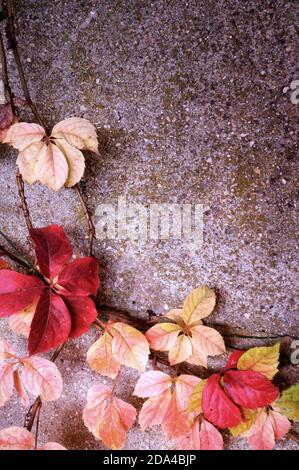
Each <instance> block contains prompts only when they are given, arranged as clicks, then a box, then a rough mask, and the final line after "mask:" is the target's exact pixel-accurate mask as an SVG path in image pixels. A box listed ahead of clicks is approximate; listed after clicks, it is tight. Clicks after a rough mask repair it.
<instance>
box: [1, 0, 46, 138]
mask: <svg viewBox="0 0 299 470" xmlns="http://www.w3.org/2000/svg"><path fill="white" fill-rule="evenodd" d="M6 6H7V30H6V31H7V38H8V42H9V45H10V47H11V48H12V51H13V54H14V58H15V62H16V66H17V69H18V74H19V77H20V81H21V85H22V88H23V93H24V96H25V99H26V102H27V104H28V106H29V107H30V109H31V111H32V113H33V114H34V116H35V119H36V120H37V122H38V123H39V124H40V125H41V126H43V127H44V128H45V130H46V126H45V122H44V120H43V119H42V117H41V116H40V114H39V112H38V110H37V107H36V106H35V104H34V103H33V101H32V99H31V95H30V92H29V88H28V84H27V80H26V77H25V74H24V69H23V65H22V62H21V57H20V53H19V49H18V43H17V38H16V33H15V24H14V2H13V0H7V1H6Z"/></svg>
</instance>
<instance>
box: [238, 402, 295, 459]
mask: <svg viewBox="0 0 299 470" xmlns="http://www.w3.org/2000/svg"><path fill="white" fill-rule="evenodd" d="M290 426H291V424H290V422H289V420H288V419H287V418H286V417H285V416H283V415H281V414H280V413H278V412H276V411H271V410H270V411H269V413H267V411H266V410H265V409H264V408H263V409H261V410H260V411H259V412H258V414H257V416H256V419H255V421H254V423H253V425H252V426H251V427H250V428H249V429H248V431H246V432H245V433H244V434H243V436H244V437H247V440H248V445H249V447H250V449H252V450H272V449H273V448H274V446H275V439H281V438H282V437H284V436H285V435H286V433H287V432H288V431H289V429H290Z"/></svg>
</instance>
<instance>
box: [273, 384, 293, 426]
mask: <svg viewBox="0 0 299 470" xmlns="http://www.w3.org/2000/svg"><path fill="white" fill-rule="evenodd" d="M275 404H276V406H278V408H279V409H280V411H281V412H282V414H284V415H285V416H287V417H288V418H289V419H292V420H293V421H299V384H295V385H293V386H292V387H290V388H288V389H287V390H284V391H283V392H282V394H281V396H280V398H279V399H278V400H277V402H276V403H275Z"/></svg>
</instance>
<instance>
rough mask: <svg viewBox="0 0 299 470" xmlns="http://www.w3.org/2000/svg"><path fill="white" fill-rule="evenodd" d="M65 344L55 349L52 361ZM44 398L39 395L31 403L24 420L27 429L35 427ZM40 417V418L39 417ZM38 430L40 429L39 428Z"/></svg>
mask: <svg viewBox="0 0 299 470" xmlns="http://www.w3.org/2000/svg"><path fill="white" fill-rule="evenodd" d="M64 346H65V343H63V344H62V345H61V346H59V347H58V348H56V349H55V351H54V353H53V354H52V356H51V359H50V361H51V362H55V361H56V359H57V357H58V356H59V354H60V353H61V351H62V349H63V348H64ZM42 404H43V403H42V400H41V398H40V397H39V396H38V397H37V398H36V400H35V402H34V403H33V405H31V407H30V408H29V410H28V412H27V414H26V416H25V422H24V427H25V428H26V429H28V431H31V429H32V427H33V424H34V421H35V418H36V416H38V417H39V413H40V409H41V407H42ZM38 419H39V418H38ZM37 431H38V429H37Z"/></svg>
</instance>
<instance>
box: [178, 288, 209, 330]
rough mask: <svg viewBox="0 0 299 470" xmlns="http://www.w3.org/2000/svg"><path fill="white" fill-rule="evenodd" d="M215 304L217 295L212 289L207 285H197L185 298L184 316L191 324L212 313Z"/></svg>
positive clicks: (185, 320)
mask: <svg viewBox="0 0 299 470" xmlns="http://www.w3.org/2000/svg"><path fill="white" fill-rule="evenodd" d="M215 304H216V296H215V292H214V291H213V290H212V289H210V288H209V287H208V286H205V285H203V286H200V287H197V288H196V289H194V290H193V291H192V292H190V294H188V295H187V297H186V299H185V300H184V304H183V314H182V318H183V320H184V322H185V323H186V324H187V325H189V324H190V323H191V322H195V321H197V320H200V319H201V318H205V317H207V316H208V315H210V313H212V311H213V310H214V307H215Z"/></svg>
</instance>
